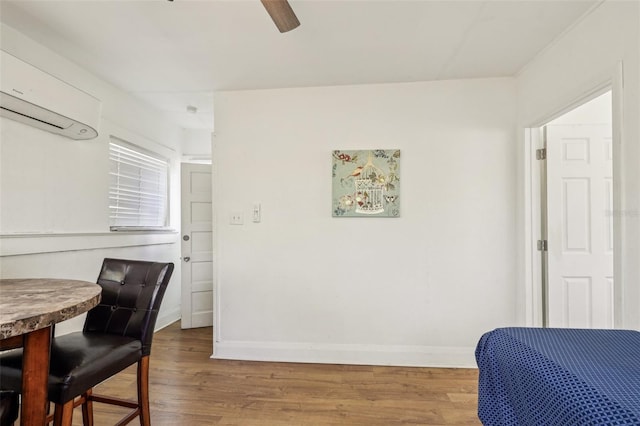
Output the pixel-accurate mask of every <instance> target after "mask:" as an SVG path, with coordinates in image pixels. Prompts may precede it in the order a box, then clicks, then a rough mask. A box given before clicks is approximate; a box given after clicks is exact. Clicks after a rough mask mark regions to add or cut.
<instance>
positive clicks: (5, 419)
mask: <svg viewBox="0 0 640 426" xmlns="http://www.w3.org/2000/svg"><path fill="white" fill-rule="evenodd" d="M18 409H19V405H18V394H17V393H16V392H14V391H10V390H0V426H11V425H13V423H14V422H15V421H16V419H17V418H18Z"/></svg>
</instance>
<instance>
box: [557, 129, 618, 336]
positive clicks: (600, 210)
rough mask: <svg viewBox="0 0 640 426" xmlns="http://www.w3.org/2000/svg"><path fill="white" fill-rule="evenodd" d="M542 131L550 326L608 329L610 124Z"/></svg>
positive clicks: (610, 281) (610, 284) (610, 307)
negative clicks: (545, 165)
mask: <svg viewBox="0 0 640 426" xmlns="http://www.w3.org/2000/svg"><path fill="white" fill-rule="evenodd" d="M546 131H547V226H548V301H547V303H548V305H547V306H548V319H549V323H548V324H549V326H550V327H571V328H612V327H613V307H614V298H613V288H614V287H613V216H612V209H613V196H612V194H613V186H612V184H613V179H612V169H613V168H612V145H611V141H612V137H611V126H610V125H550V126H547V128H546Z"/></svg>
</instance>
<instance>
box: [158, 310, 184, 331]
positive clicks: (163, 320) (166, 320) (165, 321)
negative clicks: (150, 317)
mask: <svg viewBox="0 0 640 426" xmlns="http://www.w3.org/2000/svg"><path fill="white" fill-rule="evenodd" d="M160 314H162V315H160ZM178 320H180V306H176V307H174V308H173V309H171V310H170V311H168V312H165V311H162V310H161V311H160V312H159V313H158V319H157V320H156V327H155V330H154V332H157V331H160V330H162V329H163V328H165V327H168V326H170V325H171V324H173V323H174V322H176V321H178Z"/></svg>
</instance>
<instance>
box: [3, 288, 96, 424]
mask: <svg viewBox="0 0 640 426" xmlns="http://www.w3.org/2000/svg"><path fill="white" fill-rule="evenodd" d="M101 292H102V287H100V286H99V285H97V284H95V283H91V282H88V281H79V280H71V279H52V278H17V279H0V349H3V350H6V349H11V348H16V347H22V348H23V358H22V359H23V361H22V390H21V394H22V405H21V408H20V424H21V425H28V426H36V425H44V424H46V418H47V382H48V376H49V354H50V351H51V339H52V338H53V336H52V334H53V326H54V325H55V324H56V323H59V322H62V321H65V320H68V319H71V318H73V317H76V316H78V315H81V314H83V313H85V312H87V311H88V310H90V309H91V308H93V307H94V306H96V305H97V304H98V303H99V302H100V296H101ZM0 368H1V367H0Z"/></svg>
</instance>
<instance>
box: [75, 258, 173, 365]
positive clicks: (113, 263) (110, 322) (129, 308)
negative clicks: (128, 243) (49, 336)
mask: <svg viewBox="0 0 640 426" xmlns="http://www.w3.org/2000/svg"><path fill="white" fill-rule="evenodd" d="M172 273H173V263H157V262H146V261H140V260H123V259H105V260H104V262H103V263H102V270H101V271H100V275H99V276H98V284H99V285H100V286H101V287H102V299H101V300H100V304H99V305H97V306H96V307H94V308H93V309H91V310H90V311H89V312H88V313H87V319H86V320H85V323H84V331H85V332H100V333H108V334H118V335H121V336H128V337H134V338H137V339H140V341H141V342H142V355H149V354H150V353H151V340H152V338H153V330H154V327H155V325H156V319H157V318H158V311H159V309H160V304H161V303H162V298H163V297H164V293H165V290H166V289H167V285H168V284H169V279H170V278H171V274H172Z"/></svg>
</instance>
